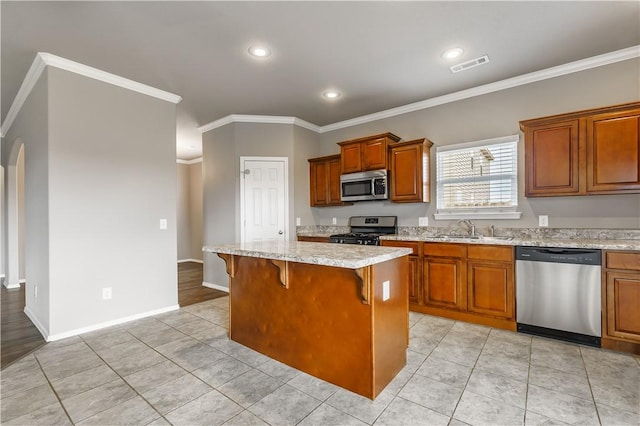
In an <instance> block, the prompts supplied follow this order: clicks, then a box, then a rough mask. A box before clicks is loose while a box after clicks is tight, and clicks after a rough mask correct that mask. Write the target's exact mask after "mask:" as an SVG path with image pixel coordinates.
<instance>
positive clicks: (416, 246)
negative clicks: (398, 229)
mask: <svg viewBox="0 0 640 426" xmlns="http://www.w3.org/2000/svg"><path fill="white" fill-rule="evenodd" d="M382 245H383V246H387V247H406V248H410V249H411V250H412V252H411V254H412V255H413V256H420V243H419V242H418V241H390V240H382Z"/></svg>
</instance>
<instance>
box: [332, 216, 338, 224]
mask: <svg viewBox="0 0 640 426" xmlns="http://www.w3.org/2000/svg"><path fill="white" fill-rule="evenodd" d="M331 224H332V225H337V224H338V219H337V218H335V217H333V218H331Z"/></svg>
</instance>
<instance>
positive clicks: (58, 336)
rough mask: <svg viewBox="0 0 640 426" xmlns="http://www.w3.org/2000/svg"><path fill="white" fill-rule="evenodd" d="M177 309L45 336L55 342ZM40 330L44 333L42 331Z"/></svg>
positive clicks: (158, 311) (173, 309)
mask: <svg viewBox="0 0 640 426" xmlns="http://www.w3.org/2000/svg"><path fill="white" fill-rule="evenodd" d="M176 309H180V306H179V305H172V306H167V307H165V308H160V309H155V310H153V311H148V312H143V313H141V314H136V315H131V316H128V317H124V318H119V319H116V320H111V321H106V322H102V323H100V324H95V325H90V326H88V327H82V328H76V329H75V330H70V331H65V332H63V333H58V334H52V335H50V336H46V335H44V334H43V336H44V338H45V340H46V341H47V342H53V341H56V340H61V339H66V338H67V337H73V336H77V335H78V334H83V333H88V332H90V331H96V330H100V329H103V328H107V327H111V326H113V325H118V324H123V323H125V322H129V321H134V320H137V319H141V318H146V317H150V316H153V315H158V314H163V313H165V312H170V311H175V310H176ZM26 311H27V309H26V308H25V313H26ZM27 316H28V315H27ZM29 319H31V317H29ZM34 324H35V323H34ZM36 327H38V325H37V324H36ZM38 330H40V328H38ZM40 332H41V333H42V331H40Z"/></svg>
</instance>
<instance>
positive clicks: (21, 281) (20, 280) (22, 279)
mask: <svg viewBox="0 0 640 426" xmlns="http://www.w3.org/2000/svg"><path fill="white" fill-rule="evenodd" d="M26 282H27V280H26V279H24V278H21V279H19V280H18V284H24V283H26Z"/></svg>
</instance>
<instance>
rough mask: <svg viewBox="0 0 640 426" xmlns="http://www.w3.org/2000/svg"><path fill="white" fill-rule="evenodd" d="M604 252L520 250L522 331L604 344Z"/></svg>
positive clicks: (518, 298)
mask: <svg viewBox="0 0 640 426" xmlns="http://www.w3.org/2000/svg"><path fill="white" fill-rule="evenodd" d="M601 265H602V262H601V252H600V250H591V249H565V248H550V247H521V246H517V247H516V321H517V326H518V331H520V332H523V333H529V334H536V335H541V336H546V337H553V338H558V339H562V340H567V341H571V342H576V343H582V344H586V345H591V346H598V347H599V346H600V337H601V335H602V329H601V324H602V320H601V310H602V302H601V298H600V288H601V280H602V276H601V270H602V266H601Z"/></svg>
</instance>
